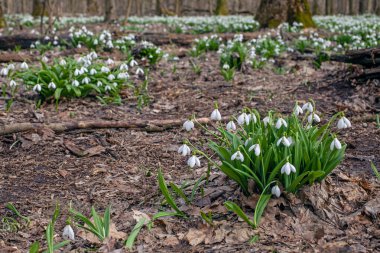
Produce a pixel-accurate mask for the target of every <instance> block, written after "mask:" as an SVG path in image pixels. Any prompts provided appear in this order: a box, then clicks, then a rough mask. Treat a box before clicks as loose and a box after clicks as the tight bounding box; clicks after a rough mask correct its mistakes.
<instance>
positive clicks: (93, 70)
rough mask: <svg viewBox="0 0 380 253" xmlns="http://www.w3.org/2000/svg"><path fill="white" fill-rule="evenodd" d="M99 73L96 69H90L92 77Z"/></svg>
mask: <svg viewBox="0 0 380 253" xmlns="http://www.w3.org/2000/svg"><path fill="white" fill-rule="evenodd" d="M97 73H98V71H96V69H90V75H92V76H93V75H96V74H97Z"/></svg>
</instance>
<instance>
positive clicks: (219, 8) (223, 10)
mask: <svg viewBox="0 0 380 253" xmlns="http://www.w3.org/2000/svg"><path fill="white" fill-rule="evenodd" d="M215 14H216V15H222V16H225V15H228V0H217V2H216V9H215Z"/></svg>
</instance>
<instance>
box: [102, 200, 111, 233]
mask: <svg viewBox="0 0 380 253" xmlns="http://www.w3.org/2000/svg"><path fill="white" fill-rule="evenodd" d="M110 209H111V208H110V207H107V208H106V210H105V212H104V219H103V225H104V232H105V233H104V235H105V237H109V235H110V225H111V213H110Z"/></svg>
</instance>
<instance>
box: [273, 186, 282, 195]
mask: <svg viewBox="0 0 380 253" xmlns="http://www.w3.org/2000/svg"><path fill="white" fill-rule="evenodd" d="M272 195H275V196H276V197H277V198H279V197H280V195H281V190H280V187H278V185H275V186H273V187H272Z"/></svg>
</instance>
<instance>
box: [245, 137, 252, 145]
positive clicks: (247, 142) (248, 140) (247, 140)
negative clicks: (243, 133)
mask: <svg viewBox="0 0 380 253" xmlns="http://www.w3.org/2000/svg"><path fill="white" fill-rule="evenodd" d="M251 140H252V138H251V137H249V138H248V139H246V140H245V142H244V146H247V145H248V144H249V142H250V141H251Z"/></svg>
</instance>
